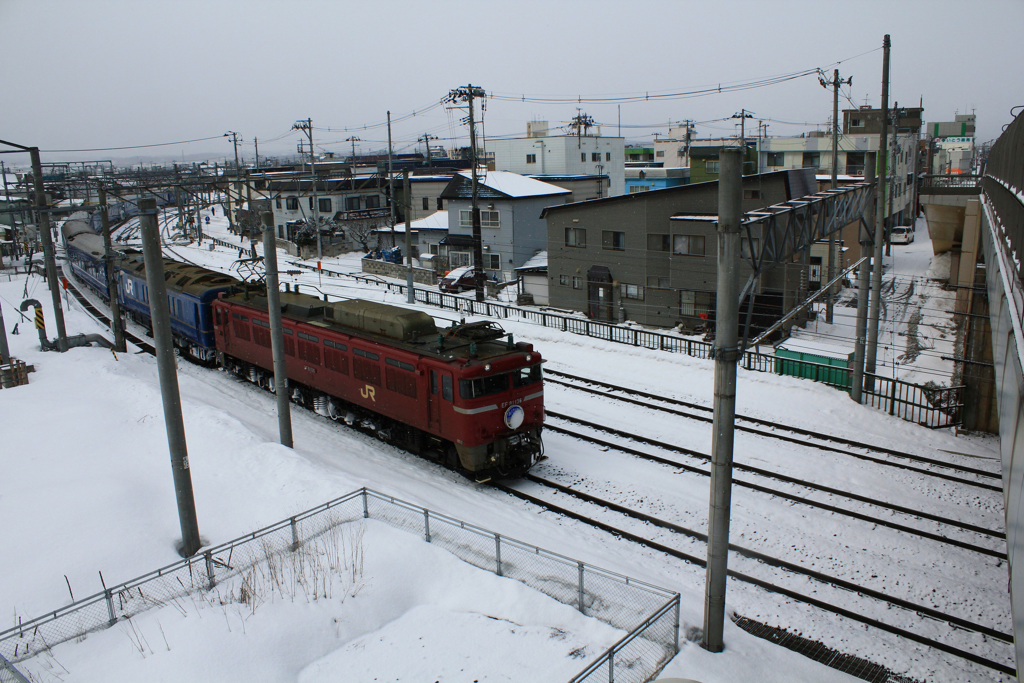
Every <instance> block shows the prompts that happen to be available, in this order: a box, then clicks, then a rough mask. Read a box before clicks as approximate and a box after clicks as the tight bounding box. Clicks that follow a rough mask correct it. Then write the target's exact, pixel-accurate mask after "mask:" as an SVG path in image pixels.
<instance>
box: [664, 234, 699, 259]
mask: <svg viewBox="0 0 1024 683" xmlns="http://www.w3.org/2000/svg"><path fill="white" fill-rule="evenodd" d="M672 253H673V254H679V255H681V256H703V255H704V236H703V235H674V236H673V237H672Z"/></svg>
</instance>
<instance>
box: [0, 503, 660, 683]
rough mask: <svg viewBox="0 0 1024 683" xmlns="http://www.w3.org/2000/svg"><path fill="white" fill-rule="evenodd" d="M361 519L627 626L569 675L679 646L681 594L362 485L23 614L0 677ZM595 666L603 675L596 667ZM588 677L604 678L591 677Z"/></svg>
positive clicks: (651, 664)
mask: <svg viewBox="0 0 1024 683" xmlns="http://www.w3.org/2000/svg"><path fill="white" fill-rule="evenodd" d="M363 518H368V519H375V520H379V521H383V522H385V523H387V524H389V525H391V526H394V527H397V528H400V529H404V530H406V531H409V532H411V533H416V534H421V535H422V536H423V538H424V540H426V541H427V542H428V543H434V544H436V545H440V546H441V547H442V548H444V549H445V550H447V551H449V552H451V553H452V554H453V555H455V556H456V557H458V558H460V559H462V560H463V561H465V562H468V563H469V564H472V565H474V566H476V567H479V568H481V569H486V570H488V571H492V572H494V573H496V574H498V575H499V576H505V577H508V578H511V579H514V580H516V581H519V582H521V583H523V584H525V585H527V586H529V587H531V588H533V589H535V590H538V591H540V592H542V593H544V594H546V595H548V596H550V597H552V598H554V599H555V600H557V601H559V602H561V603H563V604H566V605H571V606H573V607H575V608H576V609H578V610H579V611H580V612H582V613H583V614H585V615H587V616H589V617H593V618H595V619H599V620H601V621H603V622H605V623H607V624H610V625H611V626H614V627H616V628H618V629H621V630H624V631H626V632H627V633H628V635H626V636H625V637H624V638H623V639H621V640H620V641H619V642H618V643H616V644H615V645H614V646H613V647H612V648H610V649H609V650H608V651H607V652H605V653H604V654H602V656H601V657H600V658H599V659H598V660H597V661H595V662H594V663H592V664H591V665H590V666H588V667H587V668H586V669H585V670H584V671H583V672H581V673H580V674H579V675H578V676H576V677H575V678H574V679H573V681H574V682H575V681H583V680H601V681H647V680H650V679H651V678H653V677H654V675H655V674H656V673H657V672H658V671H660V670H661V668H662V667H663V666H664V665H665V664H666V663H667V662H668V661H669V660H670V659H671V658H672V657H673V656H674V655H675V653H676V652H677V650H678V642H679V594H678V593H673V592H671V591H668V590H665V589H663V588H658V587H657V586H652V585H650V584H646V583H643V582H640V581H636V580H634V579H632V578H630V577H628V576H623V575H621V574H616V573H614V572H609V571H606V570H604V569H600V568H598V567H593V566H591V565H588V564H586V563H584V562H579V561H577V560H574V559H572V558H569V557H565V556H563V555H559V554H558V553H553V552H551V551H548V550H545V549H543V548H539V547H537V546H533V545H530V544H528V543H523V542H521V541H517V540H514V539H511V538H506V537H504V536H501V535H499V534H497V533H494V532H492V531H488V530H486V529H483V528H481V527H478V526H475V525H472V524H469V523H467V522H464V521H461V520H458V519H455V518H453V517H449V516H447V515H443V514H441V513H438V512H434V511H431V510H428V509H426V508H423V507H420V506H418V505H414V504H412V503H407V502H405V501H402V500H399V499H397V498H394V497H391V496H387V495H385V494H382V493H378V492H376V491H373V490H370V489H365V488H364V489H360V490H357V491H353V492H352V493H349V494H347V495H345V496H342V497H340V498H336V499H335V500H332V501H330V502H327V503H324V504H322V505H319V506H317V507H315V508H313V509H311V510H307V511H305V512H303V513H301V514H299V515H296V516H294V517H291V518H289V519H286V520H282V521H280V522H278V523H276V524H272V525H270V526H268V527H265V528H263V529H260V530H259V531H254V532H253V533H251V534H249V535H247V536H243V537H241V538H237V539H235V540H233V541H230V542H228V543H224V544H222V545H219V546H217V547H215V548H210V549H209V550H205V551H202V552H201V553H200V554H197V555H195V556H194V557H191V558H188V559H185V560H182V561H180V562H176V563H174V564H171V565H168V566H166V567H163V568H161V569H158V570H156V571H154V572H150V573H148V574H145V575H143V576H140V577H138V578H136V579H133V580H131V581H128V582H125V583H123V584H121V585H119V586H115V587H112V588H106V589H105V590H103V591H102V592H100V593H97V594H95V595H93V596H90V597H88V598H85V599H83V600H79V601H77V602H74V603H72V604H70V605H67V606H66V607H62V608H60V609H57V610H54V611H53V612H50V613H47V614H45V615H43V616H40V617H37V618H35V619H32V620H30V621H26V622H23V623H22V622H20V620H19V623H18V624H17V625H16V626H15V627H13V628H10V629H7V630H6V631H3V632H0V683H7V681H12V682H20V681H22V680H23V679H22V678H18V676H20V674H17V672H16V671H15V672H14V673H11V674H8V673H7V672H8V669H7V668H5V666H4V664H6V660H10V661H11V662H18V661H20V660H23V659H26V658H28V657H32V656H34V655H36V654H38V653H39V652H41V651H44V650H46V649H48V648H50V647H53V646H54V645H57V644H58V643H62V642H65V641H67V640H71V639H73V638H77V637H79V636H82V635H84V634H86V633H89V632H90V631H95V630H98V629H102V628H107V627H109V626H112V625H114V624H115V623H117V622H118V621H120V620H122V619H127V618H130V617H132V616H134V615H137V614H139V613H141V612H144V611H146V610H148V609H150V608H152V607H160V606H163V605H165V604H167V603H169V602H172V601H174V600H176V599H177V598H180V597H184V596H186V595H188V594H189V593H192V592H194V591H200V590H205V589H209V588H212V587H213V586H215V585H216V584H217V583H218V582H221V581H224V580H225V579H227V578H229V577H232V576H235V575H237V574H241V573H243V572H245V571H247V570H248V569H250V568H251V567H254V566H256V565H259V564H262V563H266V562H268V561H269V560H270V559H271V558H272V557H274V556H275V555H278V554H281V553H285V552H291V551H295V550H297V549H298V548H300V547H301V546H303V545H304V544H307V543H309V542H310V541H312V540H315V539H317V538H319V537H321V536H323V535H324V534H326V533H327V532H329V531H330V530H332V529H335V528H337V527H339V526H341V525H343V524H346V523H348V522H352V521H354V520H357V519H363ZM10 671H14V670H13V667H11V669H10ZM600 671H603V673H597V672H600ZM594 675H599V676H601V678H591V677H592V676H594ZM12 676H13V677H12Z"/></svg>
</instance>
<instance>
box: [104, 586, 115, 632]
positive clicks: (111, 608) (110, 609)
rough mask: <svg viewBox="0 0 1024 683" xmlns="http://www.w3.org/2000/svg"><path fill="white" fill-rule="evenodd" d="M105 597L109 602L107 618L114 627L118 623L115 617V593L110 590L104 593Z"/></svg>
mask: <svg viewBox="0 0 1024 683" xmlns="http://www.w3.org/2000/svg"><path fill="white" fill-rule="evenodd" d="M103 597H104V598H105V599H106V601H107V616H108V617H109V618H110V625H111V626H113V625H114V623H115V622H116V621H117V617H116V616H115V615H114V593H113V591H111V590H110V589H109V588H108V589H106V590H104V591H103Z"/></svg>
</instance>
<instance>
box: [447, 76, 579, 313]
mask: <svg viewBox="0 0 1024 683" xmlns="http://www.w3.org/2000/svg"><path fill="white" fill-rule="evenodd" d="M486 95H487V93H486V92H484V89H483V88H480V87H477V86H474V85H472V84H470V85H467V86H465V87H462V88H456V89H455V90H452V91H451V92H450V93H448V101H449V102H458V101H464V102H467V103H468V104H469V158H470V164H471V165H472V169H471V171H472V192H471V200H470V207H471V209H470V211H471V213H472V216H473V269H474V272H473V280H474V282H475V285H476V300H477V301H483V300H484V268H483V260H484V250H483V244H482V241H481V235H480V202H479V200H480V190H479V188H478V184H477V178H476V173H477V159H476V121H475V119H474V118H473V100H474V99H475V98H477V97H485V96H486ZM576 118H579V117H576Z"/></svg>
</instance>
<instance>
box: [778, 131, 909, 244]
mask: <svg viewBox="0 0 1024 683" xmlns="http://www.w3.org/2000/svg"><path fill="white" fill-rule="evenodd" d="M880 137H881V136H880V135H879V134H877V133H873V134H867V135H845V134H844V135H840V136H839V143H838V145H837V146H838V154H837V157H838V164H837V170H836V173H837V175H840V176H843V175H846V176H863V175H864V161H865V158H866V154H867V153H868V152H876V153H877V151H878V146H879V139H880ZM888 143H889V165H888V168H889V182H890V186H889V188H888V191H887V195H889V196H891V197H892V211H891V213H892V214H893V215H895V216H896V219H897V223H896V224H899V225H902V224H903V223H904V222H905V221H908V220H912V218H911V214H910V213H908V211H910V210H911V209H912V207H911V202H913V201H914V178H915V176H916V174H917V172H918V169H917V147H918V135H917V134H916V133H899V134H896V135H895V136H894V135H893V134H892V133H890V134H889V140H888ZM758 164H759V166H760V168H759V171H760V172H763V173H769V172H772V171H783V170H786V169H791V168H812V169H814V172H815V174H817V175H831V173H832V136H831V135H828V134H827V133H818V132H815V133H811V134H809V135H807V136H803V137H769V138H763V139H761V140H760V146H759V149H758Z"/></svg>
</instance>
